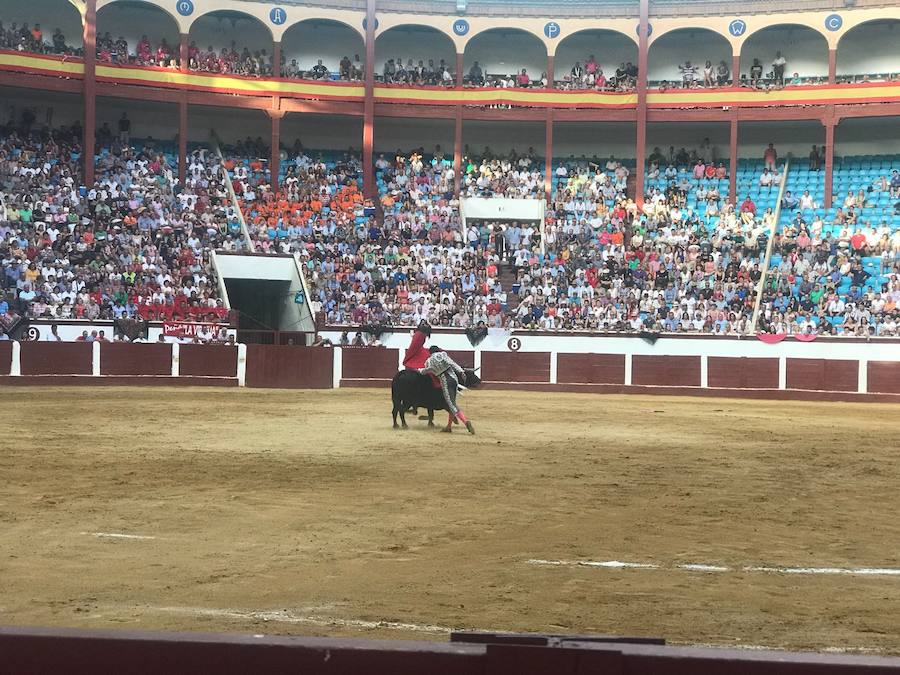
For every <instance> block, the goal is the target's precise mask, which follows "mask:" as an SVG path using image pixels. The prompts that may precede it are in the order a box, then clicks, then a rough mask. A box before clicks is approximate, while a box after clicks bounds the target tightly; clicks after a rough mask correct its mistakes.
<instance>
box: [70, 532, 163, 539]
mask: <svg viewBox="0 0 900 675" xmlns="http://www.w3.org/2000/svg"><path fill="white" fill-rule="evenodd" d="M81 534H88V535H90V536H92V537H100V538H103V539H156V537H151V536H148V535H145V534H122V533H121V532H82V533H81Z"/></svg>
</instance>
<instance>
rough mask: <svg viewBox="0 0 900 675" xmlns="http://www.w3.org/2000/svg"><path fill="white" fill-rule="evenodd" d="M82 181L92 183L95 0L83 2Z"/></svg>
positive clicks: (95, 124)
mask: <svg viewBox="0 0 900 675" xmlns="http://www.w3.org/2000/svg"><path fill="white" fill-rule="evenodd" d="M82 40H83V42H84V81H83V82H84V90H83V98H84V132H83V133H84V137H83V138H82V155H83V160H84V182H85V185H87V186H88V188H90V187H91V186H93V184H94V135H95V133H96V131H97V0H85V3H84V34H83V36H82Z"/></svg>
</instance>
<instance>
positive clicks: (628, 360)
mask: <svg viewBox="0 0 900 675" xmlns="http://www.w3.org/2000/svg"><path fill="white" fill-rule="evenodd" d="M631 361H632V355H631V354H626V355H625V386H626V387H630V386H631Z"/></svg>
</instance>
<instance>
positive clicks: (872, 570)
mask: <svg viewBox="0 0 900 675" xmlns="http://www.w3.org/2000/svg"><path fill="white" fill-rule="evenodd" d="M743 571H744V572H776V573H781V574H855V575H859V576H900V569H896V568H891V567H745V568H744V569H743Z"/></svg>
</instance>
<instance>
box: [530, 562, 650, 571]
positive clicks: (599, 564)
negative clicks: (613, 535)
mask: <svg viewBox="0 0 900 675" xmlns="http://www.w3.org/2000/svg"><path fill="white" fill-rule="evenodd" d="M528 564H529V565H553V566H557V567H560V566H561V567H607V568H611V569H644V570H648V569H657V568H658V567H659V565H651V564H649V563H631V562H622V561H620V560H529V561H528Z"/></svg>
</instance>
